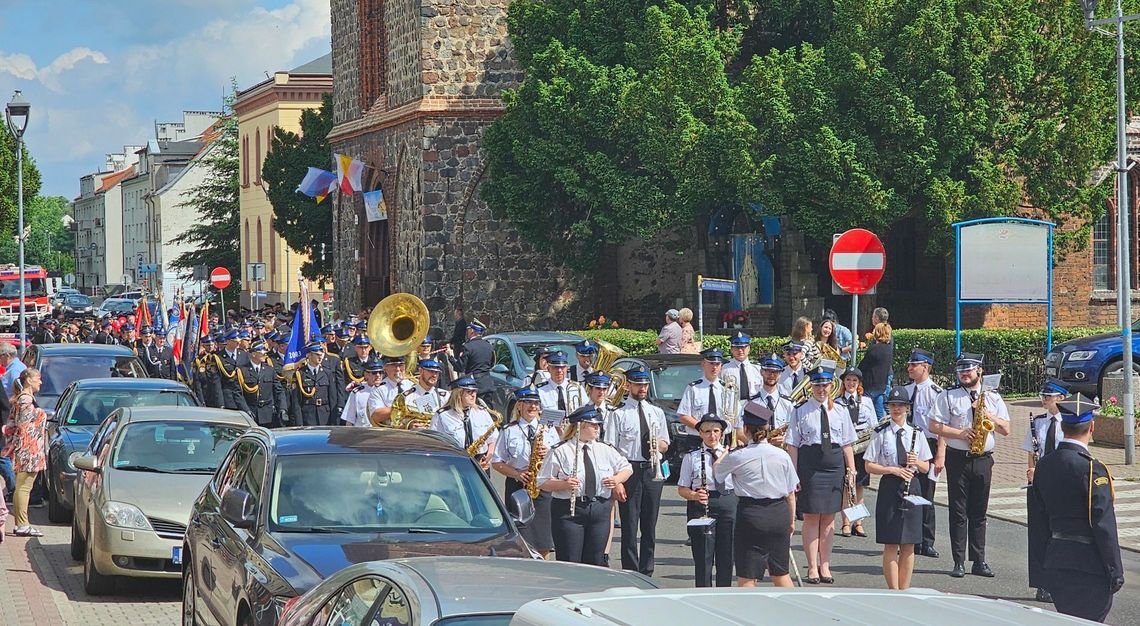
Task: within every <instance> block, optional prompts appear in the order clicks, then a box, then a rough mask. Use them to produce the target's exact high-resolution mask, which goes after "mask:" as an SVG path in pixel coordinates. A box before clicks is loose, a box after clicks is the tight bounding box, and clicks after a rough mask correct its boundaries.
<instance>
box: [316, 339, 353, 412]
mask: <svg viewBox="0 0 1140 626" xmlns="http://www.w3.org/2000/svg"><path fill="white" fill-rule="evenodd" d="M317 345H319V346H320V347H321V349H322V350H323V353H324V360H322V361H321V364H322V366H323V367H324V369H325V370H326V371H327V372H328V373H329V376H330V377H331V378H332V385H333V395H332V396H331V397H330V398H329V402H330V403H331V406H332V412H333V413H332V414H333V415H340V412H341V410H342V409H344V403H345V401H346V400H347V399H348V392H347V391H345V390H346V389H347V386H346V385H345V378H346V375H345V372H344V362H343V361H341V359H340V354H339V353H338V354H332V353H331V352H329V344H326V343H325V341H324V339H317Z"/></svg>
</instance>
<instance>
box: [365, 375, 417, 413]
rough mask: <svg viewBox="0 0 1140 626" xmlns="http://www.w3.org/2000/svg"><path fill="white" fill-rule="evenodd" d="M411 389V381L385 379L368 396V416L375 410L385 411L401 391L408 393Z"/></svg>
mask: <svg viewBox="0 0 1140 626" xmlns="http://www.w3.org/2000/svg"><path fill="white" fill-rule="evenodd" d="M411 388H412V381H410V380H407V379H406V378H405V379H401V380H400V381H398V382H397V381H394V380H392V379H391V378H385V379H384V380H383V381H382V382H381V383H380V384H379V385H376V387H374V388H373V389H372V395H370V396H368V414H369V415H372V412H373V411H375V410H376V409H386V408H388V407H390V406H392V401H394V400H395V399H396V396H397V395H399V394H400V392H402V391H410V390H411Z"/></svg>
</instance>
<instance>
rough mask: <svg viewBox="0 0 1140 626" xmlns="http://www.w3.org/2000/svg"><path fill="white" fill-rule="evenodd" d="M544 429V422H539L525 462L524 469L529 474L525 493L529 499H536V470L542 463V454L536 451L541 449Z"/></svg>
mask: <svg viewBox="0 0 1140 626" xmlns="http://www.w3.org/2000/svg"><path fill="white" fill-rule="evenodd" d="M545 429H546V424H539V425H538V430H537V431H535V433H534V441H532V442H530V462H529V463H527V466H526V471H527V473H528V474H530V480H527V481H526V485H525V487H526V495H528V496H530V499H531V500H537V499H538V470H539V466H541V465H542V457H543V455H541V454H539V453H538V451H539V450H541V449H542V447H543V446H542V442H543V441H544V439H543V438H542V435H543V431H544V430H545Z"/></svg>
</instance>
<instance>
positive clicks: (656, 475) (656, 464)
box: [649, 424, 665, 483]
mask: <svg viewBox="0 0 1140 626" xmlns="http://www.w3.org/2000/svg"><path fill="white" fill-rule="evenodd" d="M657 446H658V442H657V424H654V425H653V427H652V428H650V429H649V462H650V463H652V464H653V482H658V483H659V482H662V481H664V480H665V474H663V473H662V472H661V451H660V450H659V449H658V447H657Z"/></svg>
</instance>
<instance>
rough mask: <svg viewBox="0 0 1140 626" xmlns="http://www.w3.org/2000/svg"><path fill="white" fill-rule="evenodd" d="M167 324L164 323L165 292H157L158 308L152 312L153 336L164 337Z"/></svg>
mask: <svg viewBox="0 0 1140 626" xmlns="http://www.w3.org/2000/svg"><path fill="white" fill-rule="evenodd" d="M168 326H169V324H168V323H167V321H166V292H165V291H159V292H158V306H157V307H156V308H155V310H154V329H153V330H154V334H155V335H156V336H157V335H165V334H166V328H167V327H168Z"/></svg>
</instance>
